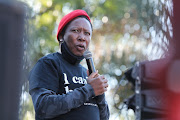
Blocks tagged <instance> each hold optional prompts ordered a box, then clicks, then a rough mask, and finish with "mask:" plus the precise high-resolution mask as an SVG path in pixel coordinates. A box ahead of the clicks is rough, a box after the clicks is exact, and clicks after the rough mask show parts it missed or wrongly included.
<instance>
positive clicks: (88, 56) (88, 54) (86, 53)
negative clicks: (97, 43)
mask: <svg viewBox="0 0 180 120" xmlns="http://www.w3.org/2000/svg"><path fill="white" fill-rule="evenodd" d="M83 56H84V57H85V59H90V58H92V53H91V52H90V51H89V50H86V51H85V52H84V54H83Z"/></svg>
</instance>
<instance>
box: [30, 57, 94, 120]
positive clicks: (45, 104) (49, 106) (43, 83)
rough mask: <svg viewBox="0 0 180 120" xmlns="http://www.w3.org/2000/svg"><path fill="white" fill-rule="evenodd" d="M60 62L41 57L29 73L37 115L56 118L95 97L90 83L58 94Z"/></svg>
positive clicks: (40, 117)
mask: <svg viewBox="0 0 180 120" xmlns="http://www.w3.org/2000/svg"><path fill="white" fill-rule="evenodd" d="M57 66H58V63H56V61H54V60H52V59H40V60H39V61H38V62H37V64H36V65H35V66H34V68H33V69H32V71H31V73H30V75H29V86H30V87H29V93H30V94H31V97H32V100H33V105H34V109H35V112H36V117H37V118H39V119H46V118H54V117H56V116H58V115H61V114H65V113H67V112H69V111H70V110H71V109H74V108H77V107H79V106H81V105H83V103H84V102H86V101H88V100H89V98H91V97H94V96H95V95H94V90H93V88H92V87H91V85H90V84H86V85H84V86H83V87H80V88H76V89H74V90H73V91H72V92H69V93H68V94H61V95H60V94H57V93H58V88H59V75H58V71H59V70H58V67H57Z"/></svg>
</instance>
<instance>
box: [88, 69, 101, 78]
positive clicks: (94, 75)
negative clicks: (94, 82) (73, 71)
mask: <svg viewBox="0 0 180 120" xmlns="http://www.w3.org/2000/svg"><path fill="white" fill-rule="evenodd" d="M88 74H89V71H88ZM98 76H99V74H98V70H97V71H96V72H93V73H91V74H90V75H89V78H96V77H98Z"/></svg>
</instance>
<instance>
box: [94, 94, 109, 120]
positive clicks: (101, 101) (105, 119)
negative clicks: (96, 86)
mask: <svg viewBox="0 0 180 120" xmlns="http://www.w3.org/2000/svg"><path fill="white" fill-rule="evenodd" d="M95 98H96V101H97V105H98V107H99V113H100V120H109V107H108V104H107V102H106V100H105V94H102V95H99V96H96V97H95Z"/></svg>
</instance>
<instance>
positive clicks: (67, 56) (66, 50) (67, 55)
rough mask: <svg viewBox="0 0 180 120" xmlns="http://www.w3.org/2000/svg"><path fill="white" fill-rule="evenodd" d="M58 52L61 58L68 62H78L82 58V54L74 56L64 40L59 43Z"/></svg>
mask: <svg viewBox="0 0 180 120" xmlns="http://www.w3.org/2000/svg"><path fill="white" fill-rule="evenodd" d="M59 53H60V54H62V56H63V58H64V59H65V60H66V61H67V62H69V63H70V64H79V63H80V62H81V60H83V59H84V56H76V55H74V54H73V53H72V52H71V51H70V50H69V48H68V46H67V45H66V42H63V43H62V44H60V51H59Z"/></svg>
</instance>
